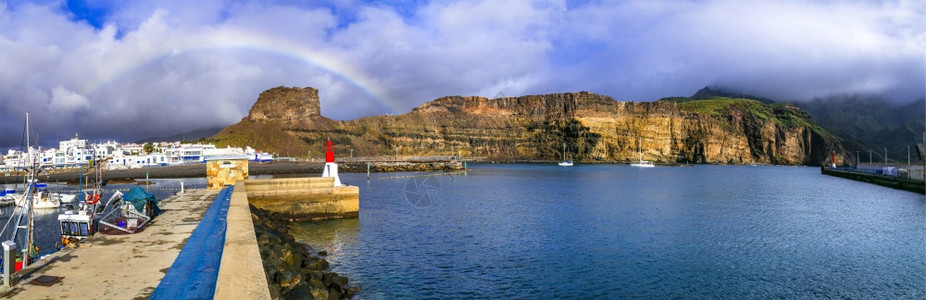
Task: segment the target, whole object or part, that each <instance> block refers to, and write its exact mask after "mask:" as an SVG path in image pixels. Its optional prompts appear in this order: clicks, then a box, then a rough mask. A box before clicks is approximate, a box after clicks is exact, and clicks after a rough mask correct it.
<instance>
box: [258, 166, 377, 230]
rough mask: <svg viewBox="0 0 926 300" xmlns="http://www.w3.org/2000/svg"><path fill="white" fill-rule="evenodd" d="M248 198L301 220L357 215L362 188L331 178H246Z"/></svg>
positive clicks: (266, 208)
mask: <svg viewBox="0 0 926 300" xmlns="http://www.w3.org/2000/svg"><path fill="white" fill-rule="evenodd" d="M245 188H246V189H247V201H248V202H249V203H250V204H251V205H254V206H255V207H257V208H260V209H264V210H268V211H272V212H277V213H281V214H284V215H287V216H290V217H291V218H293V219H298V220H320V219H330V218H353V217H357V215H358V212H359V210H360V196H359V195H360V189H359V188H358V187H356V186H339V187H338V186H334V178H331V177H305V178H283V179H256V180H246V181H245Z"/></svg>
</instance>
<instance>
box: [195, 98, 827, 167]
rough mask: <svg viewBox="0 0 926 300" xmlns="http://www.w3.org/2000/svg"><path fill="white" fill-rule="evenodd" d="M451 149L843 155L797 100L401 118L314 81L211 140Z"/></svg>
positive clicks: (732, 159) (412, 151) (725, 157)
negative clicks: (325, 94) (330, 94)
mask: <svg viewBox="0 0 926 300" xmlns="http://www.w3.org/2000/svg"><path fill="white" fill-rule="evenodd" d="M327 138H331V140H332V141H333V142H334V143H335V144H337V145H338V146H337V147H336V148H337V149H338V152H339V153H338V155H339V156H347V155H349V153H348V152H349V151H350V150H351V149H353V154H354V155H355V156H376V155H393V154H394V153H395V152H396V151H397V152H398V154H399V155H444V156H446V155H450V154H451V153H454V154H462V155H463V156H468V157H472V156H478V157H486V158H488V159H493V160H549V161H555V160H560V159H562V147H563V144H565V145H566V155H567V157H568V158H569V159H571V160H574V161H577V162H613V161H618V162H624V161H631V160H635V159H637V158H638V157H639V153H638V151H637V149H638V147H639V148H642V156H643V159H645V160H653V161H657V162H662V163H686V162H691V163H717V164H749V163H764V164H805V165H819V164H822V163H823V162H824V161H828V159H829V157H830V152H831V151H837V153H838V156H837V158H838V160H839V161H841V160H843V155H844V152H845V151H844V150H843V149H842V146H841V145H840V143H839V140H838V139H837V138H835V137H834V136H833V135H831V134H829V133H828V132H826V131H825V130H823V129H821V128H820V127H819V126H816V125H815V124H814V123H813V120H811V119H810V117H809V116H808V115H807V114H806V113H804V112H803V111H802V110H800V109H799V108H797V107H794V106H790V105H786V104H772V105H767V104H763V103H760V102H757V101H753V100H746V99H730V98H712V99H707V100H694V99H689V98H670V99H664V100H660V101H656V102H619V101H615V100H614V99H612V98H611V97H608V96H603V95H597V94H593V93H588V92H579V93H563V94H547V95H531V96H522V97H505V98H496V99H489V98H483V97H460V96H453V97H444V98H440V99H436V100H434V101H431V102H428V103H425V104H422V105H421V106H419V107H417V108H415V109H413V110H412V111H411V112H409V113H406V114H403V115H397V116H374V117H367V118H361V119H356V120H350V121H333V120H330V119H327V118H325V117H322V116H321V114H320V110H319V108H318V94H317V90H314V89H310V88H307V89H298V88H284V87H278V88H274V89H271V90H268V91H267V92H264V93H262V94H261V96H260V98H259V99H258V102H257V104H255V105H254V108H252V109H251V112H250V114H249V115H248V116H247V117H245V118H244V119H242V121H241V122H239V123H238V124H235V125H232V126H230V127H228V128H226V129H224V130H222V131H221V132H220V133H219V134H217V135H216V136H214V137H213V138H212V140H213V141H214V142H216V143H217V144H219V145H226V144H227V145H234V146H244V145H251V146H253V147H258V148H261V149H266V150H268V151H272V152H277V153H279V154H281V155H287V156H297V157H305V156H307V155H310V156H313V157H322V154H323V153H322V149H324V147H323V146H322V144H323V142H324V140H326V139H327Z"/></svg>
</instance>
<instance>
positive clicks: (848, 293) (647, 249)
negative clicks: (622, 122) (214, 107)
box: [292, 164, 926, 299]
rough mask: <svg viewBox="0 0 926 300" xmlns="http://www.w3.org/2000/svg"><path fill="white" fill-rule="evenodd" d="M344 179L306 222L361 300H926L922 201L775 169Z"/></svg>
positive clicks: (618, 168)
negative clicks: (331, 212)
mask: <svg viewBox="0 0 926 300" xmlns="http://www.w3.org/2000/svg"><path fill="white" fill-rule="evenodd" d="M470 167H471V169H472V170H471V171H469V172H467V173H466V174H462V173H456V174H444V175H437V174H436V173H435V174H434V175H433V176H428V174H427V173H387V174H373V177H372V178H371V179H370V180H369V181H368V180H366V174H350V173H347V174H341V180H342V181H345V182H347V183H349V184H351V185H357V186H359V187H360V216H359V218H357V219H346V220H336V221H327V222H320V223H299V224H294V225H293V226H292V231H293V232H294V234H295V235H296V236H297V239H300V240H302V241H305V242H307V243H309V244H310V245H312V246H313V247H315V248H316V249H319V250H326V251H327V252H328V256H327V259H328V261H329V262H331V265H332V270H333V271H335V272H338V273H340V274H342V275H346V276H348V277H349V278H350V280H351V283H352V284H353V285H357V286H360V287H362V289H363V290H362V291H361V292H360V294H359V295H358V297H359V298H367V299H393V298H423V297H426V298H554V297H556V298H561V297H564V298H616V297H639V298H708V297H717V298H807V297H814V298H903V299H910V298H919V299H922V298H924V297H926V240H924V237H926V218H924V199H923V195H919V194H915V193H911V192H906V191H901V190H894V189H890V188H885V187H881V186H876V185H871V184H866V183H862V182H856V181H850V180H846V179H841V178H835V177H830V176H825V175H821V174H820V169H819V168H808V167H765V166H758V167H753V166H709V165H698V166H691V167H656V168H652V169H637V168H632V167H629V166H626V165H581V164H578V165H576V166H575V167H568V168H564V167H559V166H556V165H555V164H551V165H517V164H515V165H486V164H480V165H471V166H470Z"/></svg>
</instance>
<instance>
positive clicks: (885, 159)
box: [884, 148, 887, 165]
mask: <svg viewBox="0 0 926 300" xmlns="http://www.w3.org/2000/svg"><path fill="white" fill-rule="evenodd" d="M884 165H887V148H884Z"/></svg>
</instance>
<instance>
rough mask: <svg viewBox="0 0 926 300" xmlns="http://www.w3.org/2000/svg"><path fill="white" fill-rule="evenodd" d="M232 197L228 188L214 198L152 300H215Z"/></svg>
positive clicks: (230, 189) (230, 188)
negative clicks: (213, 299)
mask: <svg viewBox="0 0 926 300" xmlns="http://www.w3.org/2000/svg"><path fill="white" fill-rule="evenodd" d="M231 194H232V187H227V188H225V189H222V191H220V192H219V194H218V195H217V196H216V197H215V200H214V201H213V202H212V205H210V206H209V210H207V211H206V214H205V215H203V220H202V221H200V222H199V225H198V226H196V229H194V230H193V234H191V235H190V238H189V239H188V240H187V242H186V245H184V246H183V250H180V255H177V259H176V260H174V264H173V265H171V266H170V269H169V270H168V271H167V274H165V275H164V279H161V283H160V284H158V287H157V288H156V289H155V290H154V292H153V293H152V294H151V299H212V298H213V296H214V295H215V284H216V280H217V279H218V277H219V264H220V263H221V261H222V250H223V249H224V247H225V230H226V228H227V225H228V221H227V220H228V219H227V218H228V204H229V203H230V202H231Z"/></svg>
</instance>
